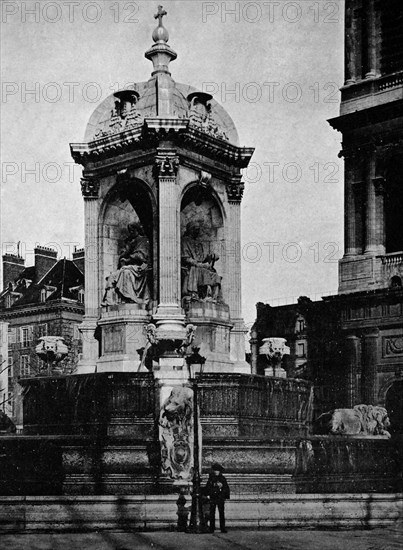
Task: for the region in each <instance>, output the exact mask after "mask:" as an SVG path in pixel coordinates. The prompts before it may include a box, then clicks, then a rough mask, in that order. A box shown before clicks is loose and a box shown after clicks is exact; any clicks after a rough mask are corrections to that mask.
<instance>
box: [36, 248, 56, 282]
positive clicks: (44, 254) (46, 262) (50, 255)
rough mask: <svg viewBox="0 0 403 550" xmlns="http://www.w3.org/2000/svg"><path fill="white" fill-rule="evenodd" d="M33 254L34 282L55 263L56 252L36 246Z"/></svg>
mask: <svg viewBox="0 0 403 550" xmlns="http://www.w3.org/2000/svg"><path fill="white" fill-rule="evenodd" d="M34 253H35V282H36V283H37V282H39V281H40V280H41V279H42V277H43V276H44V275H45V274H46V273H47V272H48V271H49V269H51V268H52V267H53V266H54V265H55V264H56V263H57V251H56V250H53V248H46V247H45V246H37V247H36V248H35V250H34Z"/></svg>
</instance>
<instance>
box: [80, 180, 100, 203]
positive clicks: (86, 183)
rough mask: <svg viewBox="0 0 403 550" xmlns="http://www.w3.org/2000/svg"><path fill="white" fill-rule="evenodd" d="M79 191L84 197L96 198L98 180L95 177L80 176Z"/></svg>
mask: <svg viewBox="0 0 403 550" xmlns="http://www.w3.org/2000/svg"><path fill="white" fill-rule="evenodd" d="M80 183H81V192H82V194H83V197H84V198H85V199H97V198H98V193H99V180H98V179H96V178H81V182H80Z"/></svg>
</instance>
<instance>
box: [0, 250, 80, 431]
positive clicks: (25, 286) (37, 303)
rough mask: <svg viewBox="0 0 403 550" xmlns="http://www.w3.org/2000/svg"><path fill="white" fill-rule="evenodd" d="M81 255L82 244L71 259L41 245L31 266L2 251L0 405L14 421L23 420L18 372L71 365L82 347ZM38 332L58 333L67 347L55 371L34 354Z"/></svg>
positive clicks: (25, 375) (40, 372)
mask: <svg viewBox="0 0 403 550" xmlns="http://www.w3.org/2000/svg"><path fill="white" fill-rule="evenodd" d="M83 261H84V250H76V251H75V252H74V253H73V260H72V261H70V260H66V259H63V260H59V261H58V260H57V252H56V251H54V250H53V249H50V248H44V247H40V246H39V247H37V248H35V264H34V265H33V266H29V267H25V261H24V259H23V258H21V257H19V256H16V255H11V254H6V255H4V256H3V291H2V292H1V294H0V330H1V336H2V338H1V369H0V370H1V374H0V407H1V408H2V410H3V411H4V412H5V413H6V414H8V415H9V416H10V417H11V418H12V419H13V420H14V422H15V423H16V424H17V425H20V424H22V407H21V403H22V400H21V386H20V385H19V383H18V382H19V380H20V379H21V378H29V377H33V376H46V375H48V374H57V373H58V372H59V373H72V372H74V371H75V370H76V367H77V363H78V359H79V354H80V353H81V347H82V341H81V334H80V332H79V330H78V325H79V324H80V323H81V321H82V316H83V312H84V273H83V271H82V269H83ZM80 268H81V269H80ZM43 336H61V337H62V338H63V339H64V340H65V342H66V344H67V346H68V348H69V353H68V355H67V357H66V358H65V359H64V360H63V361H62V362H61V363H60V364H59V365H58V367H57V369H56V371H55V370H54V369H53V368H50V366H49V365H47V364H46V362H44V361H43V360H41V359H40V358H39V357H38V355H37V354H36V351H35V348H36V346H37V344H38V340H39V338H41V337H43Z"/></svg>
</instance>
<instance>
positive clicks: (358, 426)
mask: <svg viewBox="0 0 403 550" xmlns="http://www.w3.org/2000/svg"><path fill="white" fill-rule="evenodd" d="M389 427H390V421H389V418H388V412H387V410H386V409H385V408H383V407H378V406H374V405H356V406H355V407H354V408H352V409H335V410H333V411H329V412H326V413H323V414H321V415H320V416H319V418H318V419H317V420H316V422H315V432H317V433H331V434H333V435H386V436H388V437H390V433H389V432H388V430H387V429H388V428H389Z"/></svg>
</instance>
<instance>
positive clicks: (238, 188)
mask: <svg viewBox="0 0 403 550" xmlns="http://www.w3.org/2000/svg"><path fill="white" fill-rule="evenodd" d="M244 188H245V184H244V183H242V182H241V181H240V182H235V181H230V182H228V183H227V185H226V189H227V197H228V201H229V202H241V200H242V197H243V190H244Z"/></svg>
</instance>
